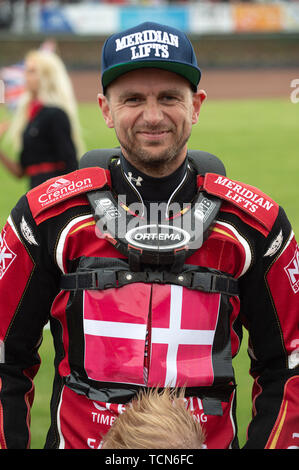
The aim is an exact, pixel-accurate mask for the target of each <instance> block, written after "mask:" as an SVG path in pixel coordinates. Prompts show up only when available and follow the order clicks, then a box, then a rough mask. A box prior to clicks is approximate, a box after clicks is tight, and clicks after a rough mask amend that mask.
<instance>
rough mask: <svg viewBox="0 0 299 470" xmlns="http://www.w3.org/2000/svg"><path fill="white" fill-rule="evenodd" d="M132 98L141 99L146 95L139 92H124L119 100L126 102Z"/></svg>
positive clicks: (119, 96)
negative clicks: (125, 100)
mask: <svg viewBox="0 0 299 470" xmlns="http://www.w3.org/2000/svg"><path fill="white" fill-rule="evenodd" d="M132 96H134V97H140V96H144V94H143V93H140V92H137V91H134V90H125V91H123V92H122V93H120V94H119V95H118V98H119V99H120V100H124V99H126V98H131V97H132Z"/></svg>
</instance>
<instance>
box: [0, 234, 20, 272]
mask: <svg viewBox="0 0 299 470" xmlns="http://www.w3.org/2000/svg"><path fill="white" fill-rule="evenodd" d="M16 256H17V255H16V254H15V253H14V252H13V251H12V250H11V249H10V248H9V247H8V246H7V243H6V241H5V230H4V229H3V231H2V233H1V234H0V280H1V279H2V278H3V276H4V274H5V273H6V271H7V270H8V268H9V266H10V265H11V264H12V263H13V261H14V259H15V258H16Z"/></svg>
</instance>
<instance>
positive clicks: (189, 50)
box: [102, 22, 201, 90]
mask: <svg viewBox="0 0 299 470" xmlns="http://www.w3.org/2000/svg"><path fill="white" fill-rule="evenodd" d="M145 67H148V68H149V67H150V68H152V67H154V68H159V69H164V70H169V71H170V72H174V73H177V74H179V75H181V76H183V77H184V78H186V79H187V80H188V81H189V82H190V83H191V84H192V85H193V87H194V88H195V89H196V88H197V85H198V83H199V80H200V77H201V72H200V69H199V68H198V65H197V60H196V56H195V52H194V50H193V47H192V44H191V42H190V41H189V39H188V38H187V36H186V34H185V33H183V32H182V31H180V30H178V29H176V28H172V27H170V26H166V25H162V24H158V23H152V22H145V23H142V24H140V25H138V26H135V27H134V28H130V29H127V30H125V31H122V32H120V33H116V34H113V35H112V36H110V37H109V38H108V39H107V40H106V41H105V43H104V46H103V50H102V86H103V90H105V89H106V87H107V86H108V85H109V84H110V83H111V82H112V81H113V80H115V79H116V78H118V77H119V76H120V75H123V74H125V73H127V72H130V71H132V70H136V69H140V68H145Z"/></svg>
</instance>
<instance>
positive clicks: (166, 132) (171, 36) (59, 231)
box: [0, 23, 299, 449]
mask: <svg viewBox="0 0 299 470" xmlns="http://www.w3.org/2000/svg"><path fill="white" fill-rule="evenodd" d="M199 80H200V70H199V68H198V66H197V63H196V58H195V54H194V51H193V48H192V46H191V44H190V42H189V40H188V39H187V37H186V36H185V35H184V34H183V33H181V32H180V31H178V30H176V29H173V28H170V27H168V26H164V25H160V24H155V23H144V24H141V25H139V26H137V27H135V28H132V29H130V30H127V31H125V32H122V33H118V34H115V35H113V36H111V37H110V38H108V40H107V41H106V43H105V45H104V48H103V56H102V85H103V94H100V95H99V104H100V107H101V109H102V112H103V115H104V118H105V121H106V124H107V125H108V127H110V128H114V129H115V132H116V134H117V137H118V140H119V143H120V149H114V150H111V151H105V152H100V151H92V152H88V153H87V154H86V155H85V156H84V157H83V158H82V159H81V169H80V170H78V171H76V172H73V173H71V174H67V175H65V176H64V177H62V178H59V179H56V180H50V181H48V182H47V183H45V184H43V185H41V186H39V187H37V188H35V189H34V190H32V191H30V192H29V193H28V194H27V195H26V196H24V197H23V198H22V199H21V200H20V201H19V203H18V204H17V206H16V207H15V208H14V209H13V211H12V213H11V215H10V217H9V219H8V221H7V224H6V225H5V227H4V229H3V231H2V234H1V239H0V243H1V272H0V278H1V279H0V289H1V301H0V302H1V321H0V339H1V341H2V343H1V367H0V377H1V381H0V400H1V401H0V403H1V413H0V417H1V418H0V419H1V426H0V429H1V433H0V439H1V441H0V442H1V447H8V448H21V447H28V446H29V441H30V434H29V429H28V422H29V412H30V406H31V404H32V400H33V382H32V380H33V378H34V376H35V374H36V372H37V370H38V366H39V357H38V353H37V351H38V346H39V345H40V342H41V336H42V328H43V326H44V325H45V324H46V322H47V321H48V319H49V318H50V324H51V331H52V335H53V337H54V346H55V350H56V358H55V367H56V374H55V380H54V387H53V396H52V400H51V417H52V418H51V428H50V430H49V433H48V436H47V442H46V447H47V448H88V447H89V448H99V447H100V446H101V439H102V436H104V435H105V433H106V432H107V431H108V429H109V428H110V427H111V425H112V424H113V422H114V421H115V419H117V416H118V415H119V414H121V413H122V412H123V411H124V410H125V405H126V404H127V403H128V402H130V401H131V400H132V399H133V398H134V396H135V395H136V394H137V393H138V391H139V390H140V389H144V388H148V387H160V388H162V389H163V388H164V387H167V386H170V387H185V396H186V403H187V408H188V409H190V411H191V412H192V413H193V415H194V418H195V419H196V420H198V421H199V422H200V423H201V424H202V425H203V428H204V432H205V435H206V442H205V445H206V446H207V448H208V449H213V448H222V449H228V448H236V447H238V438H237V427H236V422H235V408H236V396H235V381H234V374H233V368H232V357H234V356H235V355H236V354H237V352H238V349H239V346H240V341H241V337H242V332H241V327H242V324H243V325H244V326H245V327H246V328H247V329H248V331H249V336H250V348H249V353H250V357H251V361H252V368H251V374H252V376H253V377H254V387H253V419H252V422H251V423H250V426H249V430H248V441H247V443H246V446H245V447H246V448H288V447H294V446H296V445H297V441H296V439H297V438H298V427H297V423H298V400H299V398H298V397H299V394H298V384H299V377H298V338H299V336H298V310H299V308H298V293H297V292H298V262H299V259H298V257H299V249H298V245H297V243H296V241H295V238H294V234H293V232H292V229H291V226H290V223H289V222H288V220H287V217H286V215H285V213H284V211H283V209H282V208H280V207H279V206H278V205H277V204H276V203H275V202H274V201H273V200H271V199H270V198H269V197H268V196H266V195H265V194H263V193H262V192H261V191H259V190H258V189H256V188H253V187H252V186H248V185H245V184H243V183H238V182H235V181H233V180H230V179H229V178H228V177H226V176H225V175H224V169H223V166H222V165H221V163H220V162H219V160H217V159H216V157H213V156H211V155H209V154H206V153H203V152H201V153H200V152H199V153H196V152H194V151H188V152H187V142H188V138H189V135H190V132H191V128H192V125H194V124H196V122H197V120H198V115H199V111H200V106H201V103H202V102H203V100H204V98H205V93H204V92H203V91H200V90H198V83H199ZM49 312H50V313H49Z"/></svg>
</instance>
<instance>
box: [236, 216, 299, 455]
mask: <svg viewBox="0 0 299 470" xmlns="http://www.w3.org/2000/svg"><path fill="white" fill-rule="evenodd" d="M255 257H256V262H255V264H254V267H253V268H252V269H251V270H250V272H248V273H247V274H246V275H245V276H244V278H243V279H242V281H241V291H242V294H241V305H242V314H243V318H244V324H245V325H246V327H247V328H248V331H249V348H248V351H249V355H250V358H251V371H250V372H251V375H252V377H253V379H254V385H253V392H252V398H253V413H252V421H251V423H250V425H249V427H248V440H247V443H246V444H245V448H248V449H255V448H259V449H261V448H266V449H287V448H299V424H298V423H299V368H298V366H299V248H298V244H297V242H296V240H295V236H294V233H293V232H292V229H291V226H290V223H289V221H288V219H287V217H286V215H285V213H284V211H283V210H282V209H281V208H280V210H279V215H278V217H277V220H276V222H275V224H274V226H273V228H272V230H271V232H270V233H269V235H268V236H267V238H266V240H265V242H264V243H262V244H260V246H259V247H257V249H256V253H255Z"/></svg>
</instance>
